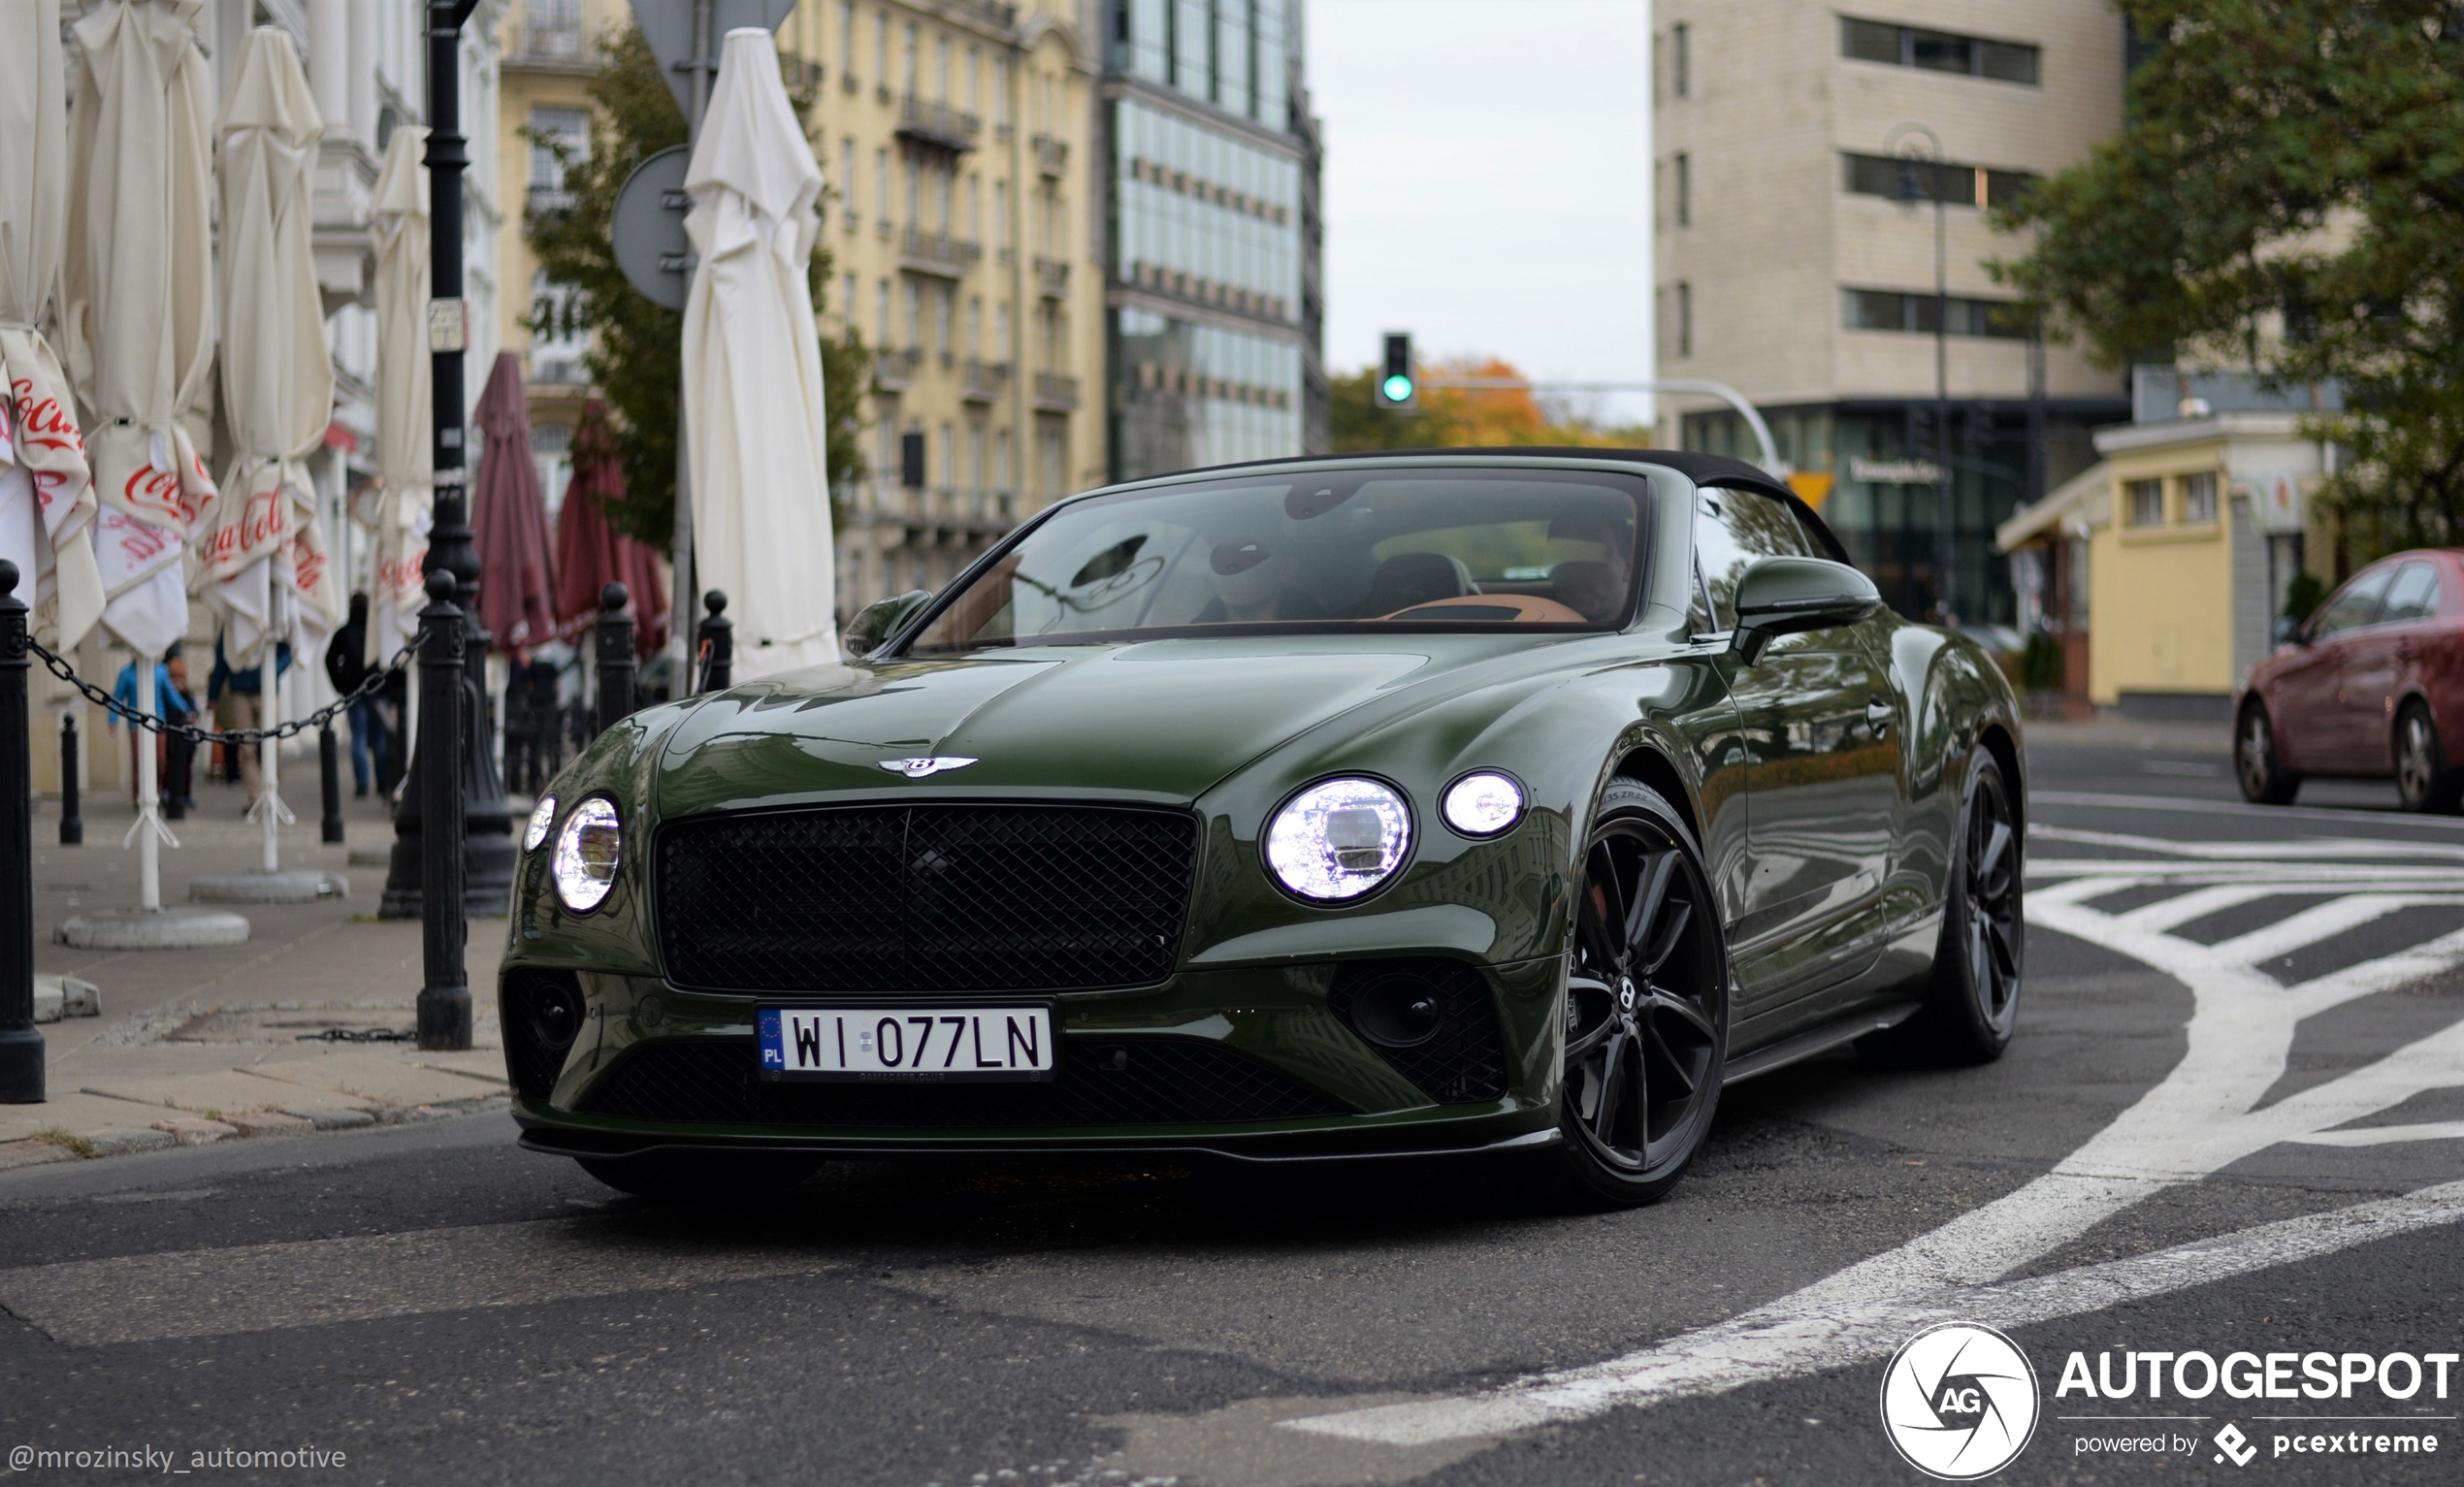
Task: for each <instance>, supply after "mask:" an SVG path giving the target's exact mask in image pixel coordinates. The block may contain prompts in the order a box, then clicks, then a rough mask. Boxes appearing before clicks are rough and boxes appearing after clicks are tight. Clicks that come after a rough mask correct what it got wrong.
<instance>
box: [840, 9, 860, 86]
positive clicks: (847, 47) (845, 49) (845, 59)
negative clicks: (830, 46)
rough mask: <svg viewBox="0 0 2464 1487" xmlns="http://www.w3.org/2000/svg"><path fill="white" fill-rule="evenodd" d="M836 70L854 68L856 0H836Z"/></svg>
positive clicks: (843, 71) (844, 72) (842, 72)
mask: <svg viewBox="0 0 2464 1487" xmlns="http://www.w3.org/2000/svg"><path fill="white" fill-rule="evenodd" d="M838 70H839V72H840V73H841V74H846V73H852V72H854V71H855V70H856V0H838Z"/></svg>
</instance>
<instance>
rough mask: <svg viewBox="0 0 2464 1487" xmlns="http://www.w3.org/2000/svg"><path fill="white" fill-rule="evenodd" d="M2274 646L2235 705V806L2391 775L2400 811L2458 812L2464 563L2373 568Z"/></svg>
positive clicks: (2406, 558) (2418, 557)
mask: <svg viewBox="0 0 2464 1487" xmlns="http://www.w3.org/2000/svg"><path fill="white" fill-rule="evenodd" d="M2277 639H2278V641H2279V642H2280V643H2279V644H2278V646H2277V648H2276V654H2275V655H2273V656H2270V657H2268V658H2267V659H2266V660H2265V661H2262V662H2260V663H2258V664H2257V665H2255V666H2253V667H2252V668H2251V674H2250V680H2249V681H2248V682H2246V683H2245V684H2244V685H2243V689H2242V695H2241V696H2240V697H2239V698H2237V699H2236V701H2237V706H2236V707H2235V709H2234V714H2233V766H2234V773H2235V774H2236V775H2237V776H2238V777H2239V778H2240V780H2241V785H2242V793H2243V795H2245V796H2246V797H2248V798H2249V799H2251V800H2253V801H2256V802H2259V803H2261V804H2264V805H2285V804H2287V803H2289V802H2290V801H2291V800H2292V798H2293V792H2295V791H2297V790H2299V789H2300V788H2301V782H2302V777H2303V776H2305V775H2336V776H2342V777H2345V778H2366V779H2381V780H2383V779H2385V778H2386V777H2388V776H2389V775H2393V776H2394V777H2395V783H2396V792H2397V793H2398V794H2400V795H2402V796H2403V798H2404V808H2405V809H2406V810H2408V811H2439V812H2450V813H2451V812H2453V811H2454V810H2455V809H2456V808H2457V805H2458V803H2459V801H2464V753H2459V749H2464V552H2458V551H2454V550H2450V549H2445V548H2439V549H2423V550H2420V551H2415V552H2409V553H2398V554H2396V555H2395V556H2394V557H2392V558H2382V559H2380V560H2379V561H2378V562H2377V563H2374V564H2372V565H2370V566H2368V567H2366V568H2363V569H2362V570H2361V571H2360V572H2358V573H2356V574H2354V575H2353V577H2352V580H2351V582H2350V583H2348V584H2346V585H2345V586H2344V587H2343V588H2341V589H2338V590H2337V591H2336V592H2335V594H2334V595H2333V596H2332V597H2331V598H2329V599H2328V600H2327V601H2326V602H2325V603H2323V604H2321V605H2319V606H2318V612H2317V613H2315V614H2313V615H2312V616H2311V617H2310V619H2309V620H2308V621H2307V622H2306V623H2304V624H2301V625H2299V626H2295V625H2293V624H2292V623H2291V622H2290V621H2286V622H2285V623H2284V624H2283V625H2282V626H2281V627H2280V628H2279V630H2278V633H2277Z"/></svg>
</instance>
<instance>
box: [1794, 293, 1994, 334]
mask: <svg viewBox="0 0 2464 1487" xmlns="http://www.w3.org/2000/svg"><path fill="white" fill-rule="evenodd" d="M1840 300H1841V307H1840V309H1841V312H1840V321H1839V323H1840V324H1841V325H1842V326H1845V327H1846V328H1847V329H1849V330H1852V331H1913V332H1917V333H1920V334H1923V335H1927V336H1930V335H1932V334H1933V332H1934V309H1935V306H1936V305H1937V304H1939V305H1940V306H1941V307H1942V310H1943V312H1944V315H1945V320H1944V323H1943V325H1942V330H1943V332H1944V334H1946V335H1951V336H1983V337H1989V338H1992V339H1997V340H2026V339H2027V322H2026V318H2025V317H2024V316H2023V314H2022V313H2021V311H2020V307H2018V306H2017V305H2013V304H2010V303H2009V302H2007V301H1999V300H1971V299H1963V298H1961V297H1960V296H1958V295H1953V296H1950V297H1949V298H1948V299H1946V300H1942V301H1936V300H1935V298H1934V297H1933V296H1932V295H1929V294H1909V293H1906V292H1904V291H1901V290H1897V289H1842V290H1841V291H1840Z"/></svg>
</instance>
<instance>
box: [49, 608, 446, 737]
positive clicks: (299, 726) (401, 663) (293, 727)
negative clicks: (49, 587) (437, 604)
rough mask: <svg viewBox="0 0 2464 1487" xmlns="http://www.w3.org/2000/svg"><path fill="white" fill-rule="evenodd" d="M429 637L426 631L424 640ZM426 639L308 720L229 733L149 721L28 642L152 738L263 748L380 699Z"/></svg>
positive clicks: (90, 697) (53, 668) (414, 641)
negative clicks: (267, 742)
mask: <svg viewBox="0 0 2464 1487" xmlns="http://www.w3.org/2000/svg"><path fill="white" fill-rule="evenodd" d="M424 633H425V631H424V630H423V631H422V634H424ZM421 638H422V635H413V636H411V637H410V641H409V643H408V644H406V645H405V646H404V647H403V648H402V649H401V650H399V651H396V652H395V653H394V659H393V660H391V661H389V662H387V663H385V664H384V665H383V666H382V667H380V668H377V669H375V670H372V671H370V672H369V673H368V675H367V676H366V677H364V678H362V679H361V681H360V684H359V685H358V686H357V687H354V688H352V689H351V691H350V692H349V693H348V694H347V695H343V696H339V697H336V698H335V699H334V700H333V701H331V702H328V703H327V704H325V705H324V706H323V707H320V708H318V709H317V710H316V711H314V712H312V713H310V714H308V716H307V717H305V718H295V719H293V720H291V721H290V722H288V723H277V724H276V725H275V726H274V727H270V728H233V729H231V730H230V731H228V732H223V731H220V730H217V729H214V728H207V727H198V726H197V725H195V724H193V723H172V722H169V721H167V720H165V719H161V718H154V717H148V716H146V714H144V713H141V712H139V711H138V710H137V709H136V708H134V707H131V706H129V705H127V704H126V703H124V702H122V701H120V700H119V699H118V698H117V697H114V696H113V695H111V694H110V693H108V692H105V691H104V690H103V689H102V688H100V687H97V686H95V685H94V684H93V683H92V682H89V681H87V680H86V679H85V678H83V677H81V676H80V675H78V674H77V668H76V667H75V666H72V665H70V664H69V663H68V662H67V661H66V660H64V659H62V658H61V657H59V656H56V655H54V654H52V653H51V652H50V651H49V650H47V649H45V648H44V646H43V643H42V642H41V641H39V640H36V639H34V638H33V637H31V636H29V637H27V639H26V648H27V649H29V650H31V651H33V652H34V654H35V655H37V656H40V657H42V658H43V664H44V667H45V668H46V669H48V670H49V672H50V673H51V674H52V675H53V676H56V677H58V678H59V679H60V680H62V681H64V682H66V683H68V684H69V685H70V686H72V687H74V688H76V689H77V690H78V691H79V692H81V693H82V694H84V695H85V700H87V701H88V702H91V703H93V704H94V705H95V706H97V707H99V708H102V709H103V710H104V711H105V712H108V713H110V714H112V715H113V717H115V718H119V719H121V720H123V721H125V722H127V723H129V724H131V725H133V726H135V727H142V728H144V729H145V730H146V731H147V732H149V733H160V734H164V735H166V736H169V735H173V734H177V735H178V736H179V737H181V738H185V739H188V740H190V741H191V742H194V743H201V744H211V743H219V744H252V743H263V742H264V741H265V740H266V739H268V738H273V739H276V740H279V739H284V738H296V737H298V736H299V735H300V734H302V733H305V732H307V731H308V730H309V729H310V728H323V727H325V725H327V724H329V723H331V722H333V721H334V720H335V719H336V718H339V717H340V716H341V715H342V714H343V713H345V712H348V711H349V710H350V709H351V706H352V704H353V703H357V702H364V701H366V700H367V699H368V698H370V697H373V696H374V695H376V694H377V692H378V690H379V689H381V688H382V687H383V686H384V685H385V683H386V681H387V680H388V679H390V678H392V677H396V676H399V675H401V674H402V673H403V670H404V668H405V667H406V666H407V665H409V663H410V658H411V657H412V655H413V654H415V653H416V652H417V651H418V649H419V642H420V639H421ZM264 668H265V663H263V662H262V661H260V662H259V663H257V669H258V670H259V671H263V670H264Z"/></svg>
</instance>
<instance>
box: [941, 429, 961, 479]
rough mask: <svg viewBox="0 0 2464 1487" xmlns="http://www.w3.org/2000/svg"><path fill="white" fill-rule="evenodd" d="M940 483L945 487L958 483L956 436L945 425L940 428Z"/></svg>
mask: <svg viewBox="0 0 2464 1487" xmlns="http://www.w3.org/2000/svg"><path fill="white" fill-rule="evenodd" d="M941 482H942V484H943V485H944V486H945V487H947V486H955V485H956V484H957V483H958V434H957V431H956V430H955V429H953V428H951V427H950V426H949V425H948V424H946V423H945V424H943V425H942V426H941Z"/></svg>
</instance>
